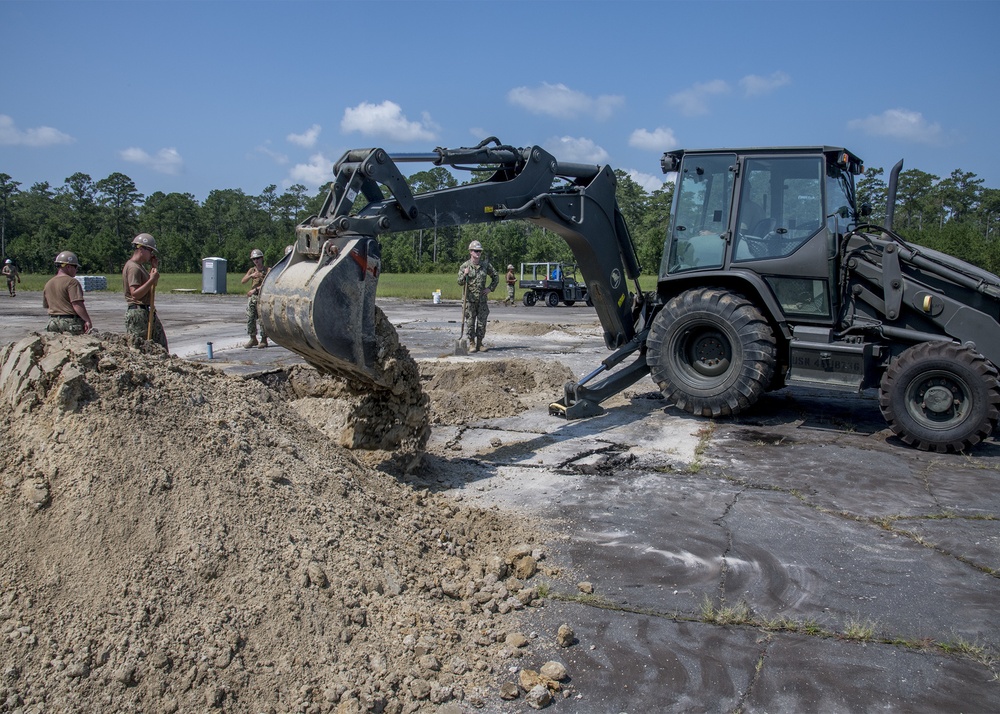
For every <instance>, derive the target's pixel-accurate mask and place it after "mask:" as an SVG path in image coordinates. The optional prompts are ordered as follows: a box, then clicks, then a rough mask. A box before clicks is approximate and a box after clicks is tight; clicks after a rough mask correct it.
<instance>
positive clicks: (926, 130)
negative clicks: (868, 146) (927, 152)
mask: <svg viewBox="0 0 1000 714" xmlns="http://www.w3.org/2000/svg"><path fill="white" fill-rule="evenodd" d="M847 126H848V128H849V129H857V130H860V131H862V132H864V133H865V134H868V135H869V136H887V137H889V138H892V139H901V140H903V141H912V142H915V143H918V144H936V143H938V142H940V141H941V125H940V124H931V123H929V122H928V121H927V120H926V119H924V115H923V114H921V113H920V112H914V111H910V110H908V109H886V110H885V111H884V112H882V113H881V114H877V115H876V114H873V115H871V116H868V117H865V118H864V119H852V120H851V121H849V122H847Z"/></svg>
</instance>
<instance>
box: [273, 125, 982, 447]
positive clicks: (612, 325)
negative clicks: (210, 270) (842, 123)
mask: <svg viewBox="0 0 1000 714" xmlns="http://www.w3.org/2000/svg"><path fill="white" fill-rule="evenodd" d="M407 162H429V163H432V164H434V165H435V166H447V167H451V168H452V169H456V170H458V169H469V170H475V171H477V172H478V171H484V170H488V171H489V172H490V176H489V178H487V179H485V180H483V181H480V182H478V183H468V184H463V185H459V186H457V187H454V188H447V189H442V190H439V191H430V192H427V193H422V194H413V193H412V191H411V190H410V188H409V186H408V185H407V182H406V180H405V178H404V177H403V175H402V173H401V172H400V169H399V166H400V165H401V164H403V163H407ZM660 165H661V169H662V170H663V172H664V173H665V174H668V175H675V176H676V184H675V189H674V201H673V206H672V210H671V218H670V224H669V226H667V227H666V228H667V235H666V242H665V245H664V251H663V260H662V262H661V265H660V269H659V276H658V281H657V288H656V291H655V292H648V293H644V292H643V291H642V290H641V288H640V286H639V275H640V266H639V262H638V259H637V257H636V251H635V247H634V245H633V242H632V239H631V236H630V234H629V230H628V226H627V225H626V223H625V221H624V219H623V217H622V214H621V211H620V210H619V207H618V204H617V201H616V198H615V175H614V172H613V171H612V169H611V168H610V167H609V166H603V167H602V166H594V165H588V164H578V163H565V162H560V161H558V160H557V159H556V158H555V157H553V156H552V155H551V154H549V153H548V152H547V151H545V150H544V149H542V148H541V147H538V146H531V147H527V148H516V147H513V146H508V145H504V144H501V143H500V142H499V141H498V140H497V139H496V138H494V137H491V138H489V139H487V140H485V141H483V142H481V143H480V144H478V145H477V146H474V147H468V148H458V149H445V148H437V149H435V150H433V151H432V152H428V153H423V154H392V155H390V154H388V153H387V152H386V151H385V150H383V149H380V148H372V149H357V150H351V151H348V152H346V153H345V154H344V155H343V156H342V157H341V159H340V160H339V161H338V162H337V163H336V165H335V166H334V174H335V178H334V181H333V183H332V185H331V189H330V192H329V195H328V196H327V198H326V201H325V203H324V205H323V208H322V210H321V211H320V214H319V215H318V216H312V217H310V218H308V219H307V220H305V221H304V222H303V223H302V224H301V225H299V226H298V228H297V229H296V237H295V243H294V246H293V248H292V250H291V251H290V252H289V253H288V254H287V255H286V256H285V258H284V259H283V260H282V261H281V262H279V264H278V265H276V266H275V268H274V269H272V270H271V273H270V275H269V276H268V278H267V280H266V281H265V283H264V287H263V291H262V295H261V302H260V308H259V309H260V313H261V317H262V320H263V322H264V324H265V327H266V330H267V334H268V335H269V336H270V337H271V338H272V339H273V340H274V341H275V342H278V343H279V344H281V345H283V346H285V347H287V348H288V349H291V350H293V351H295V352H297V353H299V354H300V355H302V356H303V357H304V358H305V359H306V360H307V361H308V362H309V363H311V364H312V365H314V366H315V367H317V368H318V369H320V370H322V371H324V372H329V373H331V374H336V375H340V376H343V377H346V378H349V379H353V380H358V381H360V382H361V383H364V384H367V385H369V387H370V388H372V389H391V388H392V384H390V383H388V381H387V378H386V376H385V375H386V372H385V371H384V370H382V369H381V368H380V359H381V357H380V355H379V354H378V344H377V341H376V339H375V290H376V285H377V282H378V277H379V271H380V253H379V236H380V235H382V234H384V233H391V232H398V231H408V230H417V229H421V228H432V227H434V226H437V227H442V226H455V225H463V224H471V223H491V222H497V221H508V220H525V221H530V222H532V223H535V224H537V225H540V226H543V227H545V228H547V229H548V230H551V231H553V232H554V233H556V234H558V235H560V236H561V237H562V238H563V239H564V240H565V241H566V242H567V244H568V245H569V247H570V249H571V251H572V253H573V256H574V258H575V260H576V263H577V265H578V266H579V269H580V272H581V274H582V276H583V279H584V282H585V283H586V285H587V288H588V297H589V299H590V301H592V302H593V305H594V308H595V310H596V312H597V315H598V318H599V319H600V322H601V325H602V327H603V336H604V342H605V346H606V347H607V348H608V349H609V350H610V351H611V354H610V355H609V356H608V357H607V358H605V359H604V360H603V361H602V362H601V364H600V365H599V366H597V368H596V369H595V370H594V371H592V372H591V373H590V374H588V375H586V376H585V377H583V378H582V379H580V380H579V381H578V382H571V383H568V384H566V386H565V388H564V393H563V395H562V397H561V398H560V399H559V400H558V401H556V402H554V403H553V404H551V405H550V407H549V411H550V413H552V414H553V415H557V416H561V417H565V418H567V419H574V418H582V417H588V416H593V415H596V414H598V413H600V412H601V411H602V407H601V406H600V404H601V402H603V401H605V400H606V399H608V398H609V397H611V396H612V395H614V394H616V393H618V392H620V391H621V390H623V389H625V388H626V387H628V386H630V385H632V384H634V383H635V382H637V381H638V380H640V379H642V378H643V377H645V376H646V375H647V374H648V375H650V376H651V378H652V380H653V382H654V383H656V385H657V386H658V388H659V389H660V391H661V392H662V393H663V395H664V396H665V397H666V399H667V400H669V401H670V402H671V403H672V404H674V405H675V406H676V407H677V408H679V409H681V410H684V411H686V412H688V413H691V414H695V415H699V416H705V417H712V418H717V417H728V416H736V415H739V414H741V413H743V412H744V411H746V410H747V409H750V408H751V407H752V406H753V405H754V404H755V403H756V402H757V400H758V399H759V398H760V396H761V395H762V394H764V393H765V392H766V391H768V390H774V389H779V388H781V387H784V386H797V387H807V388H819V389H825V390H845V391H851V392H858V391H861V390H867V389H878V392H879V406H880V409H881V411H882V413H883V415H884V417H885V419H886V420H887V422H888V424H889V426H890V428H891V429H892V431H893V432H894V433H895V434H896V435H898V436H899V438H900V439H902V441H904V442H905V443H907V444H911V445H914V446H916V447H917V448H920V449H923V450H935V451H942V452H943V451H949V450H955V451H963V450H966V449H968V448H969V447H971V446H973V445H975V444H977V443H979V442H980V441H982V440H983V439H984V438H986V437H988V436H989V435H990V434H991V432H992V431H993V428H994V427H995V425H996V423H997V420H998V414H1000V409H998V405H1000V382H998V372H997V368H996V365H998V364H1000V329H998V328H1000V325H998V317H1000V278H998V277H997V276H995V275H993V274H991V273H988V272H986V271H984V270H981V269H979V268H976V267H975V266H972V265H969V264H967V263H965V262H963V261H960V260H957V259H955V258H953V257H950V256H947V255H944V254H942V253H939V252H936V251H932V250H928V249H925V248H922V247H919V246H916V245H913V244H910V243H908V242H907V241H905V240H904V239H903V238H902V237H901V236H899V235H898V234H896V233H895V232H894V231H893V230H892V211H891V207H892V206H894V201H895V188H896V183H897V181H898V175H899V171H900V169H901V168H902V162H900V163H899V164H897V165H896V167H895V168H894V169H893V172H892V175H891V178H890V183H889V193H890V196H889V202H888V205H889V206H890V210H889V212H888V215H887V217H886V221H885V225H884V226H876V225H871V224H867V223H865V222H864V219H865V217H866V216H867V215H868V214H869V212H870V209H868V208H867V207H858V206H857V205H856V197H855V187H854V177H855V176H857V175H859V174H861V173H862V172H863V166H862V162H861V160H860V159H859V158H858V157H857V156H855V155H854V154H853V153H851V152H850V151H848V150H846V149H844V148H838V147H830V146H814V147H781V148H752V149H712V150H676V151H669V152H666V153H665V154H664V155H663V157H662V159H661V161H660ZM383 189H384V190H385V192H383Z"/></svg>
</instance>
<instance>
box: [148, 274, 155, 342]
mask: <svg viewBox="0 0 1000 714" xmlns="http://www.w3.org/2000/svg"><path fill="white" fill-rule="evenodd" d="M155 298H156V285H153V287H152V289H151V290H150V291H149V321H148V322H147V323H146V339H147V340H151V339H153V320H155V319H156V318H155V315H156V308H155V307H154V306H153V300H154V299H155Z"/></svg>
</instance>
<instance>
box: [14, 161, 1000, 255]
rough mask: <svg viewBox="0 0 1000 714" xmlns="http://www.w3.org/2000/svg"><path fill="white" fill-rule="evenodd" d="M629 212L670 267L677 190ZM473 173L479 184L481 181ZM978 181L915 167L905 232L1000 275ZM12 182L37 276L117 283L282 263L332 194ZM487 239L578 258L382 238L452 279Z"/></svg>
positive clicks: (115, 179)
mask: <svg viewBox="0 0 1000 714" xmlns="http://www.w3.org/2000/svg"><path fill="white" fill-rule="evenodd" d="M615 175H616V177H617V179H618V183H617V190H616V193H617V197H618V203H619V207H620V209H621V211H622V214H623V215H624V217H625V220H626V223H627V224H628V226H629V230H630V232H631V234H632V239H633V241H634V242H635V244H636V251H637V253H638V257H639V261H640V264H641V265H642V267H643V272H644V273H646V274H650V273H656V272H657V271H658V270H659V266H660V258H661V256H662V252H663V241H664V239H665V237H666V226H667V222H668V220H669V217H670V204H671V201H672V198H673V184H672V183H664V184H663V185H662V186H661V187H660V188H658V189H655V190H653V191H652V192H649V191H647V190H646V189H644V188H643V187H642V186H641V185H639V184H638V183H636V182H635V181H634V180H632V178H631V177H629V175H628V174H626V173H625V172H624V171H621V170H620V169H619V170H615ZM479 178H480V177H478V176H473V178H472V179H471V180H473V181H474V180H479ZM407 180H408V182H409V185H410V187H411V189H412V190H413V191H414V192H415V193H420V192H424V191H431V190H437V189H442V188H451V187H454V186H457V185H459V183H458V181H457V179H456V178H455V176H454V175H453V174H452V173H451V172H450V171H448V170H447V169H445V168H442V167H436V168H433V169H430V170H428V171H420V172H417V173H414V174H413V175H411V176H410V177H409V178H408V179H407ZM983 183H984V181H983V179H979V178H978V177H976V175H975V174H972V173H969V172H964V171H961V170H955V171H953V172H952V173H951V175H950V176H948V177H946V178H944V179H941V178H939V177H937V176H934V175H932V174H928V173H926V172H923V171H920V170H919V169H910V170H907V171H903V172H902V173H901V174H900V177H899V186H898V191H897V197H896V207H895V220H894V227H895V229H896V232H898V233H900V234H902V235H903V236H904V238H907V239H909V240H910V241H912V242H914V243H917V244H919V245H923V246H926V247H930V248H935V249H938V250H941V251H943V252H946V253H949V254H951V255H954V256H955V257H957V258H961V259H963V260H966V261H968V262H970V263H973V264H975V265H978V266H980V267H982V268H985V269H986V270H989V271H991V272H994V273H1000V241H997V240H996V239H997V229H998V225H997V222H998V221H1000V190H997V189H991V188H985V187H984V186H983ZM20 187H21V184H20V183H19V182H17V181H15V180H14V179H12V178H11V177H10V176H8V175H7V174H5V173H0V247H2V254H3V258H4V259H6V258H8V257H9V258H11V259H12V260H13V261H14V262H15V264H16V265H17V266H18V267H19V268H20V269H21V270H22V271H23V272H28V273H46V272H51V271H52V270H53V264H52V261H53V259H54V257H55V255H56V254H57V253H58V252H59V251H62V250H72V251H74V252H75V253H77V255H78V256H79V259H80V262H81V264H82V266H83V270H82V271H81V272H82V273H107V274H115V273H118V272H120V271H121V268H122V265H123V264H124V262H125V261H126V260H127V259H128V256H129V255H130V254H131V252H132V251H131V246H130V243H131V240H132V238H133V237H134V236H135V235H136V234H137V233H140V232H147V233H151V234H152V235H153V236H154V237H155V238H156V242H157V246H158V247H159V249H160V255H161V270H163V271H164V272H177V273H187V272H194V273H198V272H201V269H202V259H203V258H207V257H219V258H225V259H226V261H227V263H228V266H230V267H231V268H232V269H234V271H240V270H242V269H243V266H244V265H248V264H249V255H250V251H251V250H252V249H254V248H260V249H261V250H262V251H263V252H264V256H265V264H267V265H273V264H274V263H275V262H277V261H278V260H279V259H280V258H281V257H282V256H283V255H284V251H285V246H287V245H289V244H290V243H292V241H293V240H294V237H295V226H296V225H298V224H299V223H300V222H302V221H303V220H304V219H305V218H307V217H308V216H310V215H315V214H318V213H319V211H320V209H321V208H322V205H323V201H324V199H325V197H326V193H327V189H326V188H325V187H324V188H323V189H321V190H320V191H319V192H317V193H316V194H313V195H310V194H309V192H308V190H307V189H306V187H305V186H303V185H301V184H296V185H293V186H291V187H290V188H288V189H287V190H286V191H284V192H283V193H280V194H279V193H278V190H277V186H275V185H274V184H272V185H269V186H267V187H265V188H264V190H263V191H262V192H261V193H260V194H259V195H256V196H252V195H248V194H246V193H244V192H243V191H242V190H240V189H217V190H213V191H211V192H210V193H209V194H208V197H207V198H206V199H205V200H204V201H203V202H199V201H198V200H197V199H196V198H195V197H194V196H193V195H192V194H190V193H169V194H165V193H163V192H160V191H157V192H154V193H152V194H150V195H149V196H144V195H143V194H141V193H139V191H138V190H137V189H136V186H135V183H134V182H133V181H132V179H130V178H129V177H128V176H126V175H125V174H122V173H113V174H111V175H110V176H108V177H107V178H104V179H100V180H98V181H94V180H93V179H92V178H91V177H90V176H89V175H87V174H85V173H75V174H73V175H72V176H70V177H69V178H67V179H66V180H65V182H64V183H63V185H62V186H52V185H51V184H49V183H47V182H41V183H36V184H34V185H33V186H31V187H30V188H29V189H27V190H21V188H20ZM886 201H887V185H886V182H885V178H884V172H883V170H882V169H881V168H874V169H869V170H868V171H867V172H866V173H865V174H864V176H863V177H861V178H860V180H859V181H858V203H859V204H861V203H862V202H864V203H868V204H869V205H871V206H872V209H873V213H872V216H871V219H870V220H871V221H872V222H873V223H881V222H882V221H883V220H884V218H885V214H886ZM473 240H478V241H480V242H481V243H482V244H483V247H484V248H485V250H486V253H487V255H488V256H490V259H491V260H492V261H493V263H494V265H497V266H498V268H499V269H501V270H502V268H503V267H504V266H505V265H506V264H508V263H511V264H513V265H515V266H517V265H519V263H521V262H544V261H566V262H571V261H572V260H573V258H572V253H571V252H570V250H569V247H568V246H567V245H566V243H565V242H564V241H563V240H562V239H561V238H560V237H559V236H557V235H555V234H553V233H550V232H548V231H546V230H544V229H542V228H539V227H536V226H533V225H531V224H528V223H524V222H520V221H511V222H498V223H494V224H488V225H487V224H476V225H467V226H449V227H441V228H437V229H427V230H422V231H409V232H405V233H398V234H388V235H383V236H382V237H381V242H382V270H383V271H384V272H389V273H429V272H441V273H450V272H453V271H455V270H457V267H458V266H459V265H460V264H461V263H462V261H464V260H465V259H466V258H467V257H468V252H467V246H468V244H469V242H471V241H473Z"/></svg>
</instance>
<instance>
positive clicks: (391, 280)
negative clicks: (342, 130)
mask: <svg viewBox="0 0 1000 714" xmlns="http://www.w3.org/2000/svg"><path fill="white" fill-rule="evenodd" d="M50 277H52V276H51V275H21V283H20V284H19V285H18V286H17V290H18V292H21V291H24V292H32V291H37V292H41V290H42V288H43V287H44V286H45V282H46V281H47V280H48V279H49V278H50ZM106 277H107V279H108V292H117V293H120V292H121V291H122V281H121V277H120V276H118V275H108V276H106ZM242 278H243V273H229V274H227V275H226V292H227V293H230V294H233V295H243V294H244V293H246V291H247V286H246V285H241V284H240V280H241V279H242ZM201 279H202V277H201V273H164V274H163V277H161V278H160V282H159V284H158V285H157V288H156V289H157V291H158V292H159V293H168V292H170V291H171V290H193V291H195V292H196V293H201ZM639 282H640V284H641V285H642V289H643V290H644V291H649V290H654V289H656V276H655V275H643V276H642V277H641V278H640V280H639ZM3 287H4V288H6V287H7V286H6V283H4V284H3ZM435 290H440V291H441V299H442V300H461V299H462V286H461V285H459V284H458V274H457V273H456V274H455V275H452V274H451V273H447V274H439V273H435V274H417V273H383V274H382V276H381V277H380V278H379V281H378V296H379V297H392V298H404V299H416V300H430V299H432V297H433V294H434V291H435ZM506 290H507V288H506V286H505V285H504V283H503V279H502V276H501V282H500V285H499V286H498V287H497V289H496V292H494V293H493V296H494V297H496V298H498V299H501V300H502V299H503V298H504V297H505V296H506V294H507V293H506ZM517 294H518V297H519V298H520V295H521V290H520V289H518V291H517Z"/></svg>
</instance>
